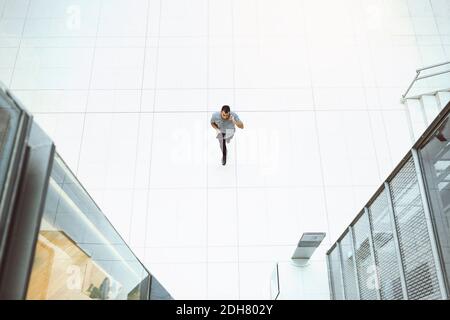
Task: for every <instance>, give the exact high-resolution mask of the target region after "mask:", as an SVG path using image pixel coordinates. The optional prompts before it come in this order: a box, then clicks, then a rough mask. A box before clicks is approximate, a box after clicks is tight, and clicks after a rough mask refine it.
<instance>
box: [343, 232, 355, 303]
mask: <svg viewBox="0 0 450 320" xmlns="http://www.w3.org/2000/svg"><path fill="white" fill-rule="evenodd" d="M352 241H353V239H352V233H351V232H347V233H346V235H345V236H344V237H343V238H342V240H341V242H340V243H341V260H342V275H343V278H344V291H345V298H346V299H347V300H356V299H358V288H357V287H356V281H357V280H356V270H355V262H354V259H355V257H354V255H353V245H352Z"/></svg>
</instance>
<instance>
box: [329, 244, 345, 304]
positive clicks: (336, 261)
mask: <svg viewBox="0 0 450 320" xmlns="http://www.w3.org/2000/svg"><path fill="white" fill-rule="evenodd" d="M328 261H329V266H330V275H331V290H332V291H333V292H332V293H333V299H334V300H344V299H345V297H344V288H343V287H342V273H341V272H342V270H341V256H340V253H339V247H338V246H336V247H334V249H333V251H331V252H330V254H329V255H328Z"/></svg>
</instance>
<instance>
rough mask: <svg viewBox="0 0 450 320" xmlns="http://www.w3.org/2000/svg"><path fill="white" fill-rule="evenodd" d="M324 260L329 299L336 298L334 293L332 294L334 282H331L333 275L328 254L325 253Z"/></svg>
mask: <svg viewBox="0 0 450 320" xmlns="http://www.w3.org/2000/svg"><path fill="white" fill-rule="evenodd" d="M325 260H326V262H327V274H328V287H329V290H330V300H336V295H335V294H334V284H333V276H332V272H333V270H331V263H330V255H329V254H327V255H326V257H325Z"/></svg>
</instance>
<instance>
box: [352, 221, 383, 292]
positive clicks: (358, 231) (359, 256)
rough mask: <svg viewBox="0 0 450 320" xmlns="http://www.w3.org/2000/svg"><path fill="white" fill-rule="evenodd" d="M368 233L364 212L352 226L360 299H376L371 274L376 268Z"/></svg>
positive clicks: (368, 226) (373, 279)
mask: <svg viewBox="0 0 450 320" xmlns="http://www.w3.org/2000/svg"><path fill="white" fill-rule="evenodd" d="M369 233H370V225H369V218H368V216H367V214H366V213H365V212H364V213H363V214H362V215H361V217H360V218H359V219H358V221H357V222H356V223H355V225H354V226H353V235H354V242H355V257H356V268H357V271H358V272H357V273H358V283H359V292H360V298H361V299H362V300H375V299H377V292H376V288H377V284H376V283H375V280H376V279H375V278H374V276H373V274H374V273H375V271H376V270H375V263H374V260H373V256H372V252H371V250H370V241H369Z"/></svg>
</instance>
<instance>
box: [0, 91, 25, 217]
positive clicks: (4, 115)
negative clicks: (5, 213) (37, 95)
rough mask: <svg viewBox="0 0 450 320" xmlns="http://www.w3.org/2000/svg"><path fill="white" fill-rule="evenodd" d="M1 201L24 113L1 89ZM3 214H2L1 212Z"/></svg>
mask: <svg viewBox="0 0 450 320" xmlns="http://www.w3.org/2000/svg"><path fill="white" fill-rule="evenodd" d="M0 91H1V93H0V201H1V200H2V199H3V192H4V189H5V183H6V176H7V173H8V168H9V166H10V163H11V157H12V153H13V148H14V142H15V139H16V136H17V134H18V130H19V122H20V116H21V114H22V112H21V111H20V110H19V109H18V108H16V106H15V105H14V104H13V103H11V101H10V100H9V99H8V98H7V97H6V96H4V93H3V91H2V89H1V88H0ZM0 214H1V212H0Z"/></svg>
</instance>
